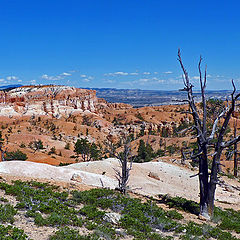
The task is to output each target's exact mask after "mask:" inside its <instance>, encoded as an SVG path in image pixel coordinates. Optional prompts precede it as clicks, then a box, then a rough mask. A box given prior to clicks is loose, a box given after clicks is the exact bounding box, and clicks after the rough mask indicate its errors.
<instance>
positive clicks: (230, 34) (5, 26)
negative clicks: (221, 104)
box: [0, 0, 240, 90]
mask: <svg viewBox="0 0 240 240" xmlns="http://www.w3.org/2000/svg"><path fill="white" fill-rule="evenodd" d="M239 9H240V2H239V1H231V0H229V1H221V0H218V1H215V0H212V1H204V0H202V1H195V0H191V1H184V0H182V1H174V0H171V1H161V0H89V1H86V0H85V1H82V0H66V1H65V0H58V1H56V0H34V1H33V0H21V1H19V0H0V30H1V31H0V34H1V36H0V56H1V57H0V84H1V85H6V84H13V83H20V84H24V85H25V84H64V85H71V86H76V87H110V88H111V87H115V88H141V89H159V90H176V89H179V88H181V87H182V80H181V69H180V67H179V64H178V62H177V60H176V59H177V49H178V48H179V47H180V48H181V50H182V58H183V61H184V63H185V66H186V68H187V69H188V72H189V74H190V76H191V79H192V81H193V82H194V84H195V85H196V86H197V85H198V84H197V82H198V72H197V63H198V60H199V55H200V54H201V55H202V56H203V60H204V61H203V64H207V65H208V89H209V90H210V89H231V84H230V79H231V78H233V79H235V82H236V85H237V87H238V89H240V14H239Z"/></svg>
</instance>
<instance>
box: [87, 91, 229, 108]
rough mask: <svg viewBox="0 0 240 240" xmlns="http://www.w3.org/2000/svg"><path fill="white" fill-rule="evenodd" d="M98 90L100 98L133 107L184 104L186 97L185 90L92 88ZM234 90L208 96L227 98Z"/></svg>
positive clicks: (209, 92) (197, 92)
mask: <svg viewBox="0 0 240 240" xmlns="http://www.w3.org/2000/svg"><path fill="white" fill-rule="evenodd" d="M92 89H93V90H96V95H97V97H99V98H104V99H105V100H106V101H108V102H112V103H115V102H121V103H127V104H131V105H132V106H133V107H146V106H159V105H169V104H171V105H172V104H174V105H176V104H182V103H184V100H185V99H186V92H184V91H164V90H141V89H116V88H92ZM231 92H232V91H230V90H221V91H219V90H215V91H207V92H206V96H207V98H218V99H222V100H225V99H226V98H227V97H228V96H229V95H230V94H231ZM195 95H196V101H200V100H201V93H200V91H196V92H195Z"/></svg>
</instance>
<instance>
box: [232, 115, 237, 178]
mask: <svg viewBox="0 0 240 240" xmlns="http://www.w3.org/2000/svg"><path fill="white" fill-rule="evenodd" d="M236 136H237V120H236V119H235V120H234V138H236ZM233 154H234V155H233V156H234V158H233V159H234V167H233V174H234V176H235V177H237V176H238V158H237V154H238V149H237V143H235V144H234V153H233Z"/></svg>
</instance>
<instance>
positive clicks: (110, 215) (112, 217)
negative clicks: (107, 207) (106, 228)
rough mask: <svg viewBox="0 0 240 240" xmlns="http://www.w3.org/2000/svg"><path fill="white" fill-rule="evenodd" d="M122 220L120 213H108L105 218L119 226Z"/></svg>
mask: <svg viewBox="0 0 240 240" xmlns="http://www.w3.org/2000/svg"><path fill="white" fill-rule="evenodd" d="M120 218H121V215H120V214H119V213H106V214H105V215H104V217H103V220H104V221H106V222H109V223H112V224H118V222H119V221H120Z"/></svg>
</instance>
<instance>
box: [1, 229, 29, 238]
mask: <svg viewBox="0 0 240 240" xmlns="http://www.w3.org/2000/svg"><path fill="white" fill-rule="evenodd" d="M0 239H1V240H12V239H13V240H25V239H26V240H27V239H29V238H28V237H27V235H26V234H25V233H24V231H23V230H21V229H19V228H16V227H13V226H10V225H8V226H3V225H0Z"/></svg>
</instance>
